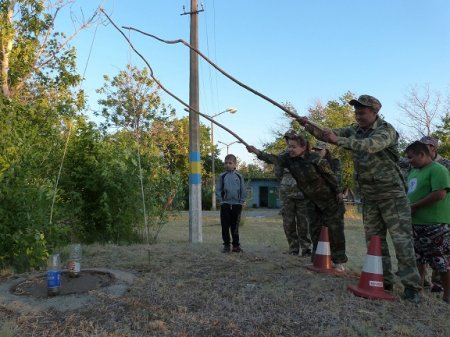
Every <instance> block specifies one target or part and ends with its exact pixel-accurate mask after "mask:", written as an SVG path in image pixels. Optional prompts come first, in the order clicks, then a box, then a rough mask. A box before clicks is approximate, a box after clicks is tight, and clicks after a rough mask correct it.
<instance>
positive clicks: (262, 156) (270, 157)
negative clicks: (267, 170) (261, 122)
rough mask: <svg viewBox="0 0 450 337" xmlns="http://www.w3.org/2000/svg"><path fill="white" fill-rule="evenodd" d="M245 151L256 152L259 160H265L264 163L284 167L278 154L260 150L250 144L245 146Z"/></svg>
mask: <svg viewBox="0 0 450 337" xmlns="http://www.w3.org/2000/svg"><path fill="white" fill-rule="evenodd" d="M247 151H248V152H250V153H254V154H256V156H257V157H258V159H259V160H262V161H265V162H266V163H269V164H275V165H280V166H283V167H284V165H283V163H282V160H281V157H280V156H276V155H274V154H270V153H266V152H263V151H260V150H258V149H257V148H256V147H254V146H252V145H248V146H247Z"/></svg>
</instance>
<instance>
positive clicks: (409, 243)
mask: <svg viewBox="0 0 450 337" xmlns="http://www.w3.org/2000/svg"><path fill="white" fill-rule="evenodd" d="M363 222H364V229H365V232H366V243H367V244H369V242H370V238H371V237H372V235H379V236H380V239H381V255H382V261H383V276H384V284H385V285H393V284H394V274H393V272H392V264H391V256H390V254H389V248H388V244H387V242H386V235H387V232H389V235H390V236H391V239H392V243H393V245H394V249H395V255H396V257H397V261H398V272H397V275H398V277H399V278H400V280H401V282H402V283H403V285H404V286H405V287H407V288H414V289H420V286H419V281H420V276H419V272H418V270H417V265H416V258H415V253H414V245H413V234H412V225H411V211H410V206H409V203H408V200H407V198H406V196H405V197H404V198H403V197H402V198H393V199H383V200H373V201H364V203H363Z"/></svg>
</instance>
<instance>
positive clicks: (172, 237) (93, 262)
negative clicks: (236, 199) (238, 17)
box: [0, 211, 450, 337]
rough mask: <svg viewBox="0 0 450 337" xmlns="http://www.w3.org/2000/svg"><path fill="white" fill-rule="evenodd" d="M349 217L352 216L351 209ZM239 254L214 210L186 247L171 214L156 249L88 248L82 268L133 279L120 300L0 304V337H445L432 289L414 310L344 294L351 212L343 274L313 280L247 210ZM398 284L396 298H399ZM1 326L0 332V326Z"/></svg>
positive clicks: (447, 313)
mask: <svg viewBox="0 0 450 337" xmlns="http://www.w3.org/2000/svg"><path fill="white" fill-rule="evenodd" d="M349 215H351V212H349ZM244 223H245V224H244V225H243V226H242V228H241V241H242V246H243V248H244V253H243V254H234V253H233V254H222V253H221V252H220V249H221V239H220V225H219V220H218V215H217V213H207V212H205V214H204V221H203V243H201V244H189V243H188V242H186V241H187V237H188V219H187V214H183V215H182V216H179V217H176V218H173V219H172V221H171V222H170V224H168V225H167V226H166V227H165V228H164V229H163V231H162V232H161V238H160V239H161V242H160V243H158V244H156V245H153V246H145V245H133V246H113V245H105V246H101V245H92V246H89V247H85V250H84V252H85V254H84V257H83V266H84V267H109V268H114V269H122V270H127V271H130V272H133V273H134V274H135V275H136V276H137V278H136V281H135V282H134V284H133V285H132V287H131V288H130V289H129V292H128V293H127V294H126V295H125V296H122V297H120V298H115V297H110V296H108V295H105V294H103V293H101V292H92V293H91V294H90V296H95V297H96V298H97V299H98V303H97V304H95V305H88V306H86V307H84V308H81V309H78V310H75V311H73V312H69V313H67V312H66V313H60V312H58V311H56V310H55V311H51V312H38V313H33V314H22V313H18V312H15V311H13V310H9V309H7V308H5V307H1V306H0V336H8V337H9V336H112V337H119V336H120V337H122V336H179V337H191V336H192V337H194V336H249V337H251V336H255V337H256V336H261V337H269V336H270V337H275V336H315V337H317V336H319V337H326V336H330V337H331V336H346V337H352V336H355V337H356V336H368V337H369V336H405V337H415V336H450V321H449V317H450V306H448V305H445V304H444V303H443V302H442V301H441V300H439V299H437V298H436V297H435V296H434V295H432V294H430V293H429V292H428V291H426V292H424V302H423V303H422V304H421V305H413V304H410V303H408V302H404V301H401V300H398V301H396V302H384V301H370V300H365V299H361V298H358V297H355V296H353V295H352V294H351V293H349V292H348V291H347V290H346V288H347V286H348V285H349V284H355V283H357V282H358V277H357V276H355V274H356V272H359V271H360V269H361V267H362V263H363V260H364V257H365V253H366V249H365V245H364V234H363V229H362V225H361V222H360V220H358V217H357V214H356V213H355V214H354V216H352V217H351V218H349V219H347V221H346V226H347V228H346V235H347V242H348V245H347V247H348V252H349V254H348V255H349V258H350V261H349V267H350V270H351V271H353V273H352V272H351V273H350V274H349V275H347V276H345V277H333V276H327V275H323V274H316V273H312V272H310V271H308V270H307V269H305V268H304V267H305V266H306V265H308V264H309V261H308V259H304V258H300V257H293V256H290V255H285V254H283V252H284V251H285V250H286V249H287V244H286V240H285V238H284V233H283V230H282V228H281V219H280V216H279V215H278V214H277V213H276V212H274V211H271V212H262V213H260V212H259V211H247V212H246V214H245V222H244ZM401 291H402V287H401V285H398V286H396V289H395V294H396V295H397V296H399V295H400V294H401ZM2 325H3V329H1V327H2Z"/></svg>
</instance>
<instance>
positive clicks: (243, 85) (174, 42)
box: [122, 27, 299, 118]
mask: <svg viewBox="0 0 450 337" xmlns="http://www.w3.org/2000/svg"><path fill="white" fill-rule="evenodd" d="M122 28H123V29H127V30H133V31H136V32H138V33H141V34H143V35H146V36H149V37H151V38H154V39H156V40H158V41H160V42H163V43H167V44H176V43H182V44H184V45H185V46H186V47H188V48H189V49H191V50H193V51H194V52H196V53H197V54H198V55H199V56H200V57H202V58H203V59H204V60H205V61H206V62H208V63H209V64H210V65H212V66H213V67H214V68H216V69H217V70H218V71H219V72H220V73H222V74H223V75H224V76H225V77H227V78H229V79H230V80H232V81H233V82H235V83H236V84H238V85H240V86H241V87H243V88H245V89H247V90H248V91H250V92H252V93H253V94H255V95H257V96H259V97H261V98H263V99H265V100H266V101H268V102H270V103H272V104H273V105H275V106H276V107H277V108H279V109H281V110H283V111H284V112H286V113H287V114H288V115H290V116H291V117H293V118H297V117H299V116H298V115H297V114H296V113H294V112H292V111H291V110H289V109H287V108H286V107H285V106H283V105H282V104H280V103H278V102H276V101H274V100H273V99H271V98H270V97H267V96H266V95H263V94H261V93H260V92H258V91H256V90H255V89H253V88H251V87H249V86H248V85H246V84H244V83H242V82H241V81H239V80H237V79H236V78H234V77H233V76H231V75H230V74H228V73H227V72H225V71H224V70H223V69H221V68H220V67H219V66H218V65H217V64H215V63H214V62H213V61H211V60H210V59H209V58H208V57H207V56H206V55H204V54H203V53H202V52H201V51H200V50H198V49H197V48H194V47H192V46H191V45H190V44H189V43H187V42H186V41H184V40H182V39H178V40H163V39H161V38H159V37H157V36H155V35H153V34H149V33H146V32H143V31H141V30H139V29H136V28H133V27H122Z"/></svg>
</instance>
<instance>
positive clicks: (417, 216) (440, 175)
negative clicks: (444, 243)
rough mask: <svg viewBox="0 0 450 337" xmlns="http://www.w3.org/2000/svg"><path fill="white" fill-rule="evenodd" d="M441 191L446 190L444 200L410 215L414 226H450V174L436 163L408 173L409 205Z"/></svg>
mask: <svg viewBox="0 0 450 337" xmlns="http://www.w3.org/2000/svg"><path fill="white" fill-rule="evenodd" d="M443 189H446V190H447V195H446V196H445V198H444V199H442V200H440V201H438V202H435V203H433V204H431V205H428V206H425V207H421V208H418V209H417V210H416V212H415V213H414V214H413V215H412V223H413V224H414V225H423V224H427V225H432V224H441V223H445V224H450V173H449V171H448V170H447V169H446V168H445V167H444V166H443V165H440V164H438V163H436V162H432V163H430V164H428V165H427V166H425V167H422V168H421V169H412V170H411V171H410V172H409V174H408V199H409V202H410V203H411V204H413V203H415V202H417V201H419V200H421V199H423V198H425V197H426V196H427V195H428V194H430V193H431V192H434V191H438V190H443Z"/></svg>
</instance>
